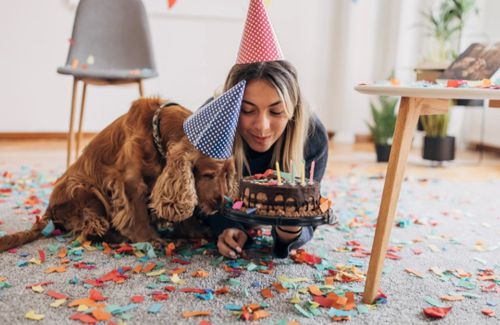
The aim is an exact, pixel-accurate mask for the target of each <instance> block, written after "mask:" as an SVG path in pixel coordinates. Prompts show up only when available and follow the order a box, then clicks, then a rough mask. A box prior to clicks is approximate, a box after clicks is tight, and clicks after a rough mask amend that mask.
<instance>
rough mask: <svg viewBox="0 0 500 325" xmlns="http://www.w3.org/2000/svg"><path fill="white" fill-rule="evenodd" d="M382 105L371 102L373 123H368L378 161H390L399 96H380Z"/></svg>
mask: <svg viewBox="0 0 500 325" xmlns="http://www.w3.org/2000/svg"><path fill="white" fill-rule="evenodd" d="M379 102H380V107H377V106H376V105H375V104H374V103H373V102H370V109H371V113H372V123H368V122H367V123H366V124H367V126H368V128H369V129H370V132H371V135H372V137H373V142H374V143H375V151H376V152H377V161H378V162H384V161H389V154H390V152H391V144H392V136H393V134H394V128H395V126H396V105H397V103H398V99H397V98H393V97H388V96H380V97H379Z"/></svg>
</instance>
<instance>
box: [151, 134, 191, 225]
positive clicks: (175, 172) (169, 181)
mask: <svg viewBox="0 0 500 325" xmlns="http://www.w3.org/2000/svg"><path fill="white" fill-rule="evenodd" d="M198 155H199V154H198V152H197V151H196V150H194V148H193V147H192V146H191V145H190V144H189V142H188V141H187V140H185V139H183V141H180V142H178V143H175V144H173V145H171V146H169V148H168V151H167V165H166V166H165V168H164V169H163V171H162V173H161V174H160V176H159V177H158V179H157V181H156V183H155V185H154V187H153V191H152V192H151V203H150V207H151V208H152V209H153V210H154V211H155V212H156V214H157V215H158V217H159V218H161V219H166V220H168V221H170V222H180V221H182V220H185V219H187V218H189V217H191V216H192V215H193V211H194V208H195V207H196V205H197V204H198V197H197V196H196V188H195V182H194V175H193V166H194V164H195V162H196V159H197V158H198Z"/></svg>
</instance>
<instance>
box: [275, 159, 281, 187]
mask: <svg viewBox="0 0 500 325" xmlns="http://www.w3.org/2000/svg"><path fill="white" fill-rule="evenodd" d="M276 175H277V176H278V185H281V172H280V163H279V162H276Z"/></svg>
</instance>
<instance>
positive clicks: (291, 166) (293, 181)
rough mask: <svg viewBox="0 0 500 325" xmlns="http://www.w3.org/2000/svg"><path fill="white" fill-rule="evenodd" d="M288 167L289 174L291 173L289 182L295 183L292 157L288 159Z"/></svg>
mask: <svg viewBox="0 0 500 325" xmlns="http://www.w3.org/2000/svg"><path fill="white" fill-rule="evenodd" d="M290 169H291V170H290V174H291V175H292V176H291V178H292V179H291V181H290V183H292V185H295V165H294V163H293V160H292V159H290Z"/></svg>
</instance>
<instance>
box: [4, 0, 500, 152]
mask: <svg viewBox="0 0 500 325" xmlns="http://www.w3.org/2000/svg"><path fill="white" fill-rule="evenodd" d="M183 2H184V3H183ZM266 2H268V3H269V5H268V12H269V15H270V17H271V20H272V22H273V25H274V27H275V30H276V33H277V35H278V38H279V40H280V43H281V47H282V49H283V52H284V54H285V57H286V58H287V59H288V60H290V61H291V62H292V63H293V64H294V65H295V66H296V67H297V69H298V71H299V76H300V81H301V85H302V90H303V92H304V95H305V97H306V100H307V101H308V102H309V103H310V105H311V107H312V108H313V110H315V111H316V112H317V114H318V115H319V116H320V117H321V119H322V120H323V122H324V124H325V125H326V126H327V128H328V129H331V130H335V131H337V134H338V136H337V138H336V139H337V141H344V142H350V141H352V140H353V135H354V134H355V133H367V129H366V126H365V122H364V121H365V120H366V119H368V118H369V109H368V100H369V98H368V97H367V96H365V95H360V94H358V93H356V92H355V91H354V90H353V86H354V85H356V84H358V83H360V82H371V81H373V80H380V79H384V78H386V77H387V76H388V74H389V72H390V71H391V69H395V71H396V74H397V76H398V77H399V78H401V79H405V80H406V79H410V78H413V73H412V70H413V67H414V66H415V65H416V64H417V63H418V61H419V60H420V54H419V53H420V52H421V50H422V48H421V44H422V42H421V40H422V37H423V30H422V29H421V28H418V27H416V25H417V24H418V21H419V19H421V16H420V13H419V12H420V11H421V9H422V6H423V5H424V4H425V2H424V4H422V1H419V0H405V1H400V0H357V1H352V0H335V1H333V0H310V1H303V0H271V1H266ZM75 3H77V1H76V0H44V1H40V0H18V1H2V2H1V3H0V40H1V42H0V71H1V73H2V78H0V103H2V104H1V105H0V132H39V131H40V132H64V131H66V130H67V128H68V119H69V108H70V100H71V87H72V79H71V77H69V76H62V75H58V74H57V73H56V68H57V66H60V65H62V64H63V63H64V62H65V60H66V55H67V50H68V39H69V37H70V36H71V29H72V24H73V16H74V9H75ZM177 3H178V4H177V5H176V6H175V7H174V8H173V10H171V11H167V10H166V9H164V8H166V0H165V1H163V0H146V4H147V5H148V8H149V20H150V27H151V33H152V38H153V44H154V51H155V56H156V63H157V67H158V70H159V74H160V76H159V77H158V78H156V79H152V80H148V81H146V82H145V90H146V94H147V95H161V96H164V97H168V98H172V99H174V100H176V101H178V102H179V103H182V104H184V105H185V106H187V107H189V108H191V109H196V108H197V107H198V106H199V105H200V104H202V103H203V102H204V101H205V99H206V98H208V97H209V96H211V94H212V93H213V92H214V91H215V90H216V88H218V87H220V86H221V85H222V83H223V82H224V79H225V76H226V74H227V72H228V71H229V69H230V67H231V66H232V64H233V63H234V62H235V59H236V54H237V51H238V47H239V42H240V37H241V33H242V30H243V24H244V17H245V14H246V13H245V10H246V6H247V1H246V0H178V1H177ZM228 3H230V4H231V6H227V4H228ZM235 3H237V4H235ZM427 3H429V1H427ZM480 3H481V12H482V13H483V14H484V15H482V16H481V17H479V18H478V20H477V21H479V23H476V24H475V25H474V26H475V27H474V28H476V30H477V31H475V32H474V33H470V34H466V35H464V38H468V40H471V41H473V40H477V39H479V40H485V39H486V40H489V41H494V40H499V39H500V35H499V32H498V31H499V30H500V28H498V26H499V23H498V22H497V20H498V19H497V18H498V17H497V13H498V12H500V11H499V10H500V1H495V0H481V1H480ZM193 4H194V5H196V8H199V7H198V6H202V7H201V8H210V10H208V11H207V10H205V11H201V10H200V11H198V12H197V13H195V14H190V12H192V11H193V8H195V7H193ZM190 6H191V7H190ZM203 6H205V7H203ZM176 10H177V11H176ZM481 38H482V39H481ZM80 92H81V90H80ZM87 95H88V97H87V98H88V99H87V111H86V112H87V113H86V117H85V125H84V129H85V130H87V131H99V130H100V129H102V128H103V127H104V126H105V125H107V124H108V123H109V122H111V121H112V120H114V119H115V118H116V117H117V116H119V115H120V114H122V113H124V112H125V111H126V110H127V109H128V107H129V104H130V102H131V101H132V100H133V99H135V98H136V97H137V95H138V93H137V89H136V87H132V86H128V87H95V86H89V88H88V92H87ZM471 120H472V119H471ZM498 123H499V122H497V125H498ZM475 126H476V125H472V126H471V127H469V129H470V128H474V127H475ZM496 132H500V131H496ZM489 136H492V137H495V138H498V139H500V135H499V134H495V133H493V134H492V135H489Z"/></svg>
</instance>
